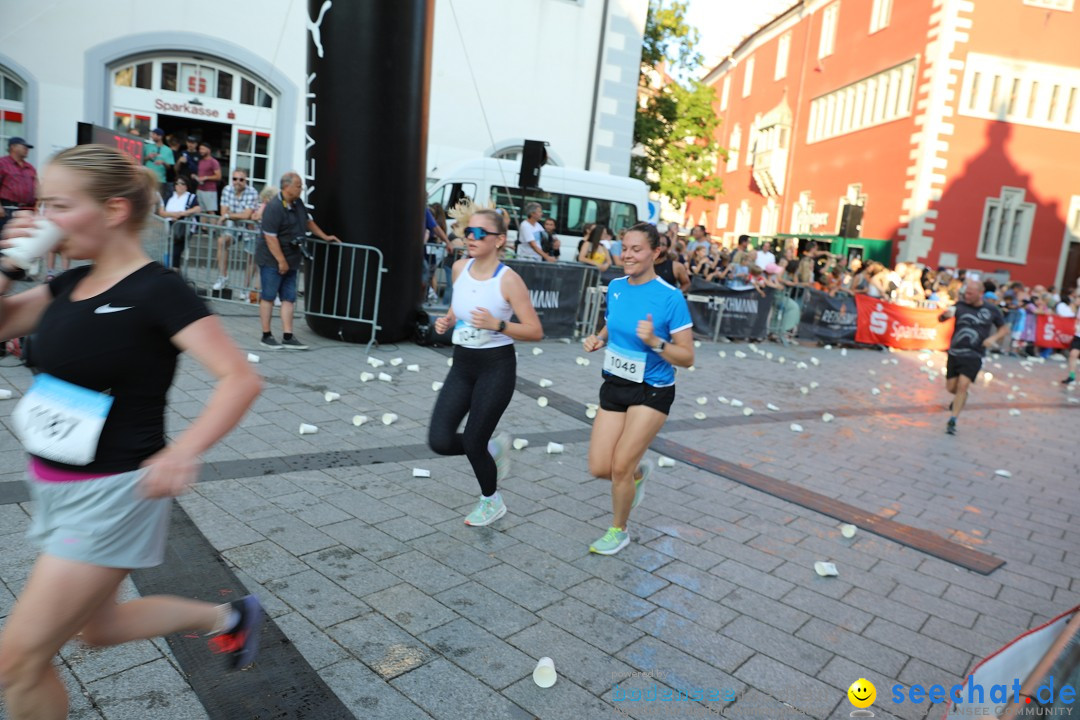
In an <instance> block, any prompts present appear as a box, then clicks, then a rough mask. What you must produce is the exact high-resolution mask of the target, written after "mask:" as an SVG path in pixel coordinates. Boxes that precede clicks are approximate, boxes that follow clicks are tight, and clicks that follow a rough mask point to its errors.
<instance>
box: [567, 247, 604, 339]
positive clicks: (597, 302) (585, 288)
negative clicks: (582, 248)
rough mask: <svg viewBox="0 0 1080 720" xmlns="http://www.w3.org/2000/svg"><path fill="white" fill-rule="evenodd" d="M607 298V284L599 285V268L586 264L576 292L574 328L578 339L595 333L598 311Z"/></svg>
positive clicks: (598, 318) (598, 317) (598, 316)
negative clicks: (576, 304)
mask: <svg viewBox="0 0 1080 720" xmlns="http://www.w3.org/2000/svg"><path fill="white" fill-rule="evenodd" d="M606 298H607V286H602V285H600V268H599V267H597V266H596V265H588V269H587V270H586V271H585V274H584V276H583V277H582V279H581V291H580V292H579V293H578V314H577V318H576V320H575V322H574V329H575V332H576V333H577V336H578V338H579V339H583V338H587V337H589V336H590V335H595V334H596V331H597V325H599V324H600V311H601V309H602V308H603V306H604V300H605V299H606Z"/></svg>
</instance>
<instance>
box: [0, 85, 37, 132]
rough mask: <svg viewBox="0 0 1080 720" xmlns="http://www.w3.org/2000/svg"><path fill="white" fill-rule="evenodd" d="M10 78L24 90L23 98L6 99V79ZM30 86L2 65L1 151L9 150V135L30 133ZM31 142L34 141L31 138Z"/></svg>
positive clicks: (0, 95) (0, 97)
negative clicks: (28, 114)
mask: <svg viewBox="0 0 1080 720" xmlns="http://www.w3.org/2000/svg"><path fill="white" fill-rule="evenodd" d="M5 79H7V80H9V81H10V82H11V83H12V84H13V85H16V86H18V88H19V89H20V90H21V91H22V93H21V94H22V100H5V99H4V87H3V85H4V80H5ZM27 92H29V88H28V87H27V85H26V83H25V82H24V81H23V79H22V78H20V77H19V76H18V75H16V74H15V73H13V72H11V71H10V70H7V69H5V68H3V67H0V152H7V146H8V145H7V141H8V138H9V137H26V136H27V135H30V131H29V130H27V128H28V127H29V123H28V118H27V117H26V94H27ZM31 142H33V141H32V140H31Z"/></svg>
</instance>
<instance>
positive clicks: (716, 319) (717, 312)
mask: <svg viewBox="0 0 1080 720" xmlns="http://www.w3.org/2000/svg"><path fill="white" fill-rule="evenodd" d="M724 300H725V298H724V297H723V296H722V295H687V296H686V302H696V303H703V304H705V305H707V306H708V308H709V312H711V313H712V314H713V326H712V341H713V342H718V341H719V340H720V323H721V322H722V321H723V319H724Z"/></svg>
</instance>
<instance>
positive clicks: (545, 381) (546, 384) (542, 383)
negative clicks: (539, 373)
mask: <svg viewBox="0 0 1080 720" xmlns="http://www.w3.org/2000/svg"><path fill="white" fill-rule="evenodd" d="M539 385H540V387H542V388H549V387H551V385H552V382H551V381H550V380H548V379H547V378H540V383H539Z"/></svg>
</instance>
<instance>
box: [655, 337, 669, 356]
mask: <svg viewBox="0 0 1080 720" xmlns="http://www.w3.org/2000/svg"><path fill="white" fill-rule="evenodd" d="M666 347H667V343H666V342H664V341H663V340H661V341H660V344H659V345H653V346H652V347H651V350H652V351H653V352H654V353H656V354H657V355H661V354H663V352H664V348H666Z"/></svg>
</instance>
